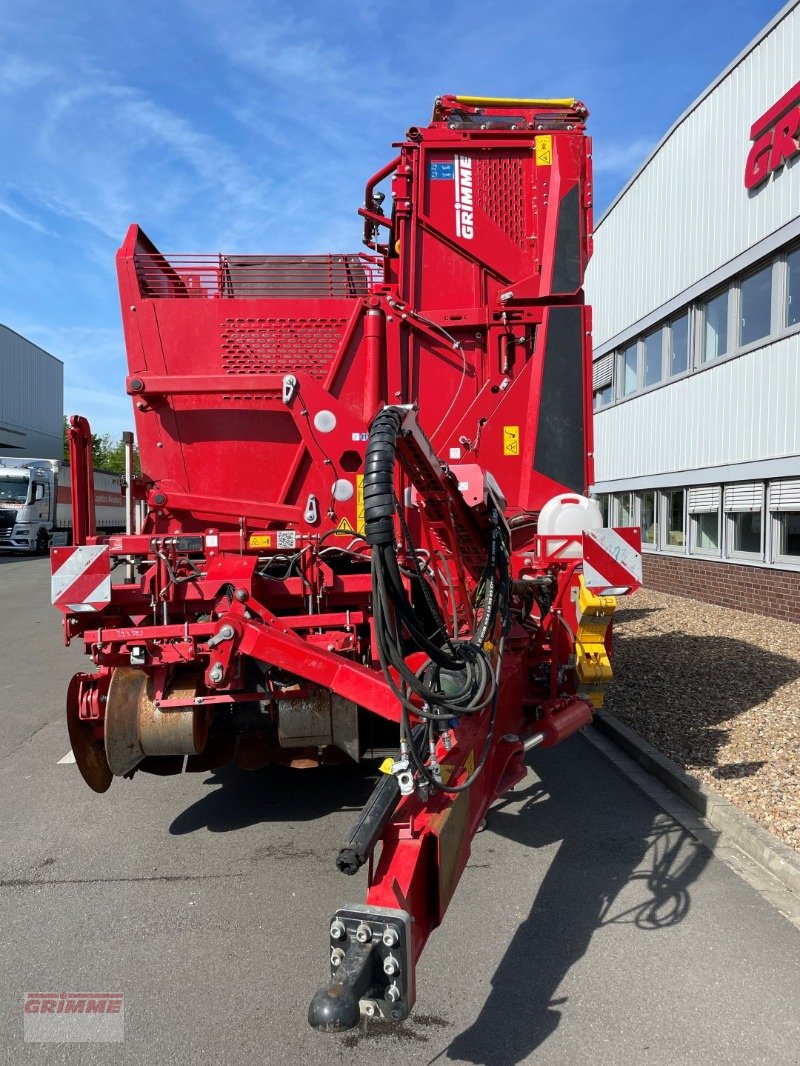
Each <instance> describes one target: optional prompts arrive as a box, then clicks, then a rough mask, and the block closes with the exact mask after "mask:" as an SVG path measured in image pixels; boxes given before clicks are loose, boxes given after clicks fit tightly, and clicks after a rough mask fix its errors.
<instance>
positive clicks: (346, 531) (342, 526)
mask: <svg viewBox="0 0 800 1066" xmlns="http://www.w3.org/2000/svg"><path fill="white" fill-rule="evenodd" d="M354 533H355V530H354V529H353V527H352V525H351V524H350V522H348V520H347V519H346V518H343V519H342V520H341V522H340V523H339V525H338V526H337V527H336V532H335V533H334V536H335V537H352V535H353V534H354Z"/></svg>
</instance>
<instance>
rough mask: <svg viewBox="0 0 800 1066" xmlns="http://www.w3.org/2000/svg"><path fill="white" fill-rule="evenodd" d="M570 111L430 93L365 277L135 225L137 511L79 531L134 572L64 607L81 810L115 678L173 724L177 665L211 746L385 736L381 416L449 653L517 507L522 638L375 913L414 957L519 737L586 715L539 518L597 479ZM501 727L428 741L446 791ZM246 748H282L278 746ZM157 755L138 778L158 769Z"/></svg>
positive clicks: (464, 727) (126, 264)
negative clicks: (258, 713) (375, 576)
mask: <svg viewBox="0 0 800 1066" xmlns="http://www.w3.org/2000/svg"><path fill="white" fill-rule="evenodd" d="M585 118H586V109H585V108H584V107H583V105H582V104H580V103H576V102H571V103H570V102H550V103H547V102H539V103H535V102H531V101H516V102H515V101H507V102H504V103H503V102H500V103H498V102H488V101H487V102H483V103H480V102H475V101H466V100H464V99H461V98H457V97H442V98H440V99H439V100H438V101H437V104H436V108H435V111H434V118H433V120H432V121H431V123H430V125H429V126H427V127H424V128H412V129H411V130H410V131H409V133H408V136H407V139H406V140H405V141H404V142H403V143H402V144H401V145H400V152H399V155H398V156H397V157H396V158H395V159H393V160H392V161H391V162H390V163H388V164H387V165H386V166H385V167H383V168H382V169H381V170H379V171H378V172H377V173H376V174H375V175H374V176H373V177H372V178H370V180H369V181H368V182H367V185H366V192H365V204H364V207H363V208H362V209H361V210H360V214H361V215H362V216H363V217H364V219H365V243H367V244H368V246H369V247H370V248H371V249H373V250H374V251H376V252H378V253H380V254H379V255H378V256H361V257H359V256H354V255H347V256H335V257H330V256H329V257H268V256H261V257H256V256H249V257H244V256H213V257H211V256H206V257H187V256H173V255H164V254H162V253H160V252H159V251H158V249H157V248H156V247H155V246H154V245H153V244H152V242H150V241H149V239H148V238H147V237H146V236H145V235H144V234H143V233H142V232H141V230H140V229H139V228H138V227H136V226H132V227H131V228H130V230H129V231H128V234H127V236H126V238H125V241H124V243H123V245H122V247H121V249H120V251H119V253H118V256H117V267H118V273H119V284H120V294H121V304H122V314H123V324H124V330H125V341H126V346H127V352H128V363H129V376H128V379H127V390H128V393H129V395H130V396H131V399H132V402H133V406H134V414H135V420H136V430H137V437H138V442H139V449H140V456H141V461H142V467H143V471H144V482H145V484H146V485H147V491H148V495H147V501H148V507H149V510H148V514H147V517H146V520H145V524H144V528H143V529H142V531H141V533H139V534H137V535H127V536H114V537H110V538H106V539H105V540H103V539H102V538H94V539H95V540H96V542H97V543H105V544H107V546H108V551H109V555H110V556H111V557H114V558H126V559H131V560H134V562H135V567H134V573H135V576H133V577H132V578H131V579H129V580H127V581H126V582H125V583H123V584H118V585H116V586H114V589H113V594H112V602H111V604H110V605H109V606H108V608H106V609H105V610H104V611H103V612H102V614H101V618H100V621H98V617H97V615H94V616H92V617H88V616H87V615H84V614H80V613H79V614H75V613H72V612H70V611H69V610H65V619H64V624H65V635H66V639H67V640H68V641H69V640H70V639H72V638H74V637H75V636H82V637H83V640H84V643H85V646H86V651H87V653H88V654H89V655H90V656H91V657H92V659H93V661H94V663H95V664H96V667H97V672H96V673H95V674H93V675H88V674H81V675H78V676H77V677H76V679H75V681H74V682H73V685H72V686H71V688H70V694H69V697H68V714H69V719H70V728H71V735H72V733H73V732H74V734H75V736H77V737H78V738H79V746H80V749H81V751H82V753H83V755H82V757H81V758H80V759H79V764H80V765H81V769H82V772H84V776H86V777H87V780H88V781H89V783H90V784H92V787H95V788H97V789H98V790H103V789H104V788H106V787H108V783H109V782H110V774H108V773H106V767H105V766H104V758H105V757H104V755H103V751H102V744H103V735H104V729H105V722H104V719H105V716H106V715H108V714H112V713H114V712H113V710H111V709H109V704H108V703H107V698H110V699H111V702H112V703H113V699H114V698H115V697H114V689H113V687H110V684H111V680H112V678H113V676H114V672H115V671H116V670H118V669H120V668H122V667H125V668H128V669H130V668H131V667H133V668H135V669H139V670H142V671H144V672H145V673H146V674H147V675H148V676H149V677H150V678H152V679H153V686H154V688H153V691H154V693H155V695H154V696H153V699H154V700H155V701H156V702H155V704H154V706H155V707H156V708H159V707H163V708H167V709H175V708H178V707H182V706H183V707H185V705H186V696H180V697H178V698H174V699H171V698H170V697H169V696H165V695H164V693H165V692H166V689H167V684H168V682H169V679H170V678H171V677H173V676H177V673H179V672H180V671H184V672H185V671H186V670H187V669H190V670H191V671H193V677H194V683H195V686H196V691H197V695H196V696H195V697H194V706H195V709H194V710H192V711H191V713H192V714H203V715H205V716H206V717H205V718H204V728H206V727H207V726H208V724H209V723H212V724H213V723H214V722H215V721H223V719H221V718H219V719H218V718H217V717H216V716H217V715H220V714H222V713H223V712H224V713H227V712H228V711H229V710H230V709H231V708H232V707H236V706H242V707H246V706H250V705H252V704H253V703H255V702H259V703H260V704H261V705H262V710H265V711H266V712H267V717H269V713H272V712H271V711H270V708H273V710H274V708H275V707H276V706H277V705H278V702H277V701H279V700H282V701H284V705H285V701H287V700H290V699H295V698H301V697H302V698H305V696H307V694H308V693H309V692H311V693H313V692H314V691H323V690H324V691H328V692H329V693H331V694H332V697H335V698H336V699H340V700H343V701H346V702H347V703H348V705H357V706H358V707H359V708H361V712H366V713H371V714H373V715H376V716H378V717H379V718H381V719H383V720H385V721H387V722H390V723H396V722H398V721H399V720H400V708H399V703H398V700H397V699H396V697H395V695H394V691H393V685H395V684H396V683H397V678H396V677H395V678H394V680H393V679H392V677H391V676H388V677H387V676H385V675H384V673H383V672H382V671H381V668H380V664H379V662H378V656H377V651H376V640H375V637H376V634H375V623H374V615H373V611H374V599H373V597H374V589H373V584H372V578H371V576H370V565H369V559H370V551H369V548H368V546H367V545H366V544H365V543H364V541H363V533H364V514H365V500H364V488H363V485H364V476H363V472H364V457H365V449H366V447H367V438H368V433H369V426H370V423H371V421H372V419H373V418H374V416H375V415H376V413H377V412H378V411H379V410H380V409H381V408H382V407H383V406H384V405H405V407H404V410H405V411H407V412H408V417H407V419H406V422H405V423H404V429H403V432H402V434H401V436H400V438H399V439H398V444H397V462H398V466H397V470H396V477H395V491H396V494H397V498H398V500H400V501H401V504H402V514H403V517H404V521H405V522H406V524H407V527H408V532H409V534H410V536H411V537H413V540H414V542H415V543H416V545H417V546H418V548H417V552H416V556H415V557H412V556H411V555H410V554H409V550H408V548H407V546H405V545H404V543H403V542H404V539H405V538H404V536H402V535H401V531H400V529H399V527H398V530H397V535H398V547H397V559H398V564H399V565H400V566H401V567H404V568H405V570H406V573H409V572H410V571H409V568H411V570H414V569H416V568H417V566H418V565H420V561H422V565H423V566H424V569H425V572H426V575H427V576H426V580H427V581H428V582H429V584H430V589H431V592H432V594H433V596H434V597H435V599H436V601H437V602H438V607H439V610H440V611H441V613H442V615H443V617H444V618H445V619H448V620H451V621H448V625H449V626H450V629H451V632H450V636H451V637H452V638H453V639H460V638H463V637H466V636H468V635H469V631H470V628H471V626H472V625H473V621H472V619H473V616H474V614H475V611H476V607H475V603H476V596H477V594H478V589H479V587H480V583H481V581H482V575H483V571H484V567H485V564H486V556H487V545H488V543H489V536H490V518H489V512H490V511H491V509H492V508H497V507H499V508H501V509H503V510H504V515H503V519H502V520H503V523H504V527H505V530H506V533H505V538H506V541H507V544H508V552H509V566H510V579H511V593H510V596H511V602H510V612H511V628H510V631H509V632H508V634H507V636H506V638H503V640H501V639H500V634H499V630H498V631H496V632H493V633H492V634H490V637H489V639H488V642H487V644H486V649H487V651H486V654H487V655H488V656H489V658H490V659H491V661H492V663H493V664H495V665H498V666H500V670H501V672H500V690H499V697H498V699H497V706H496V721H495V723H494V731H493V733H492V738H493V739H492V742H491V744H490V745H489V748H488V755H487V758H486V760H485V764H484V765H483V770H482V772H481V773H480V775H479V777H478V778H477V780H476V781H475V783H474V784H473V785H472V787H471V788H470V789H469V790H468V791H467V792H464V793H459V794H453V793H449V792H446V791H434V792H433V793H431V794H430V795H427V796H426V793H425V790H422V789H419V790H417V791H416V792H414V793H412V794H409V795H407V796H404V797H403V799H402V801H401V802H400V804H399V806H398V808H397V811H396V814H395V816H394V817H393V819H392V820H391V822H390V823H389V825H388V827H387V829H386V831H385V833H384V836H383V848H382V852H381V856H380V860H379V861H378V863H377V866H376V867H375V869H374V870H372V871H371V876H370V887H369V893H368V897H367V902H368V903H369V904H371V905H374V906H376V907H379V908H381V907H383V908H399V909H400V910H402V911H406V912H408V913H409V914H411V915H412V917H413V919H414V923H413V954H414V958H415V959H416V958H417V957H418V956H419V954H420V952H421V951H422V948H423V946H424V944H425V942H426V940H427V938H428V936H429V934H430V932H431V931H432V929H433V928H435V926H436V925H437V924H438V923H439V922H440V921H441V920H442V917H443V915H444V913H445V910H446V908H447V905H448V903H449V901H450V898H451V896H452V893H453V891H454V890H455V886H456V885H457V883H458V879H459V877H460V874H461V872H462V870H463V868H464V865H465V863H466V861H467V858H468V855H469V848H470V842H471V840H472V837H473V835H474V833H475V831H476V829H477V827H478V825H479V823H480V822H481V820H482V819H483V817H484V816H485V814H486V811H487V809H488V807H489V805H490V804H491V803H492V802H493V800H494V799H495V798H496V797H498V796H500V795H502V794H503V792H505V791H506V790H507V789H508V788H510V787H511V786H512V785H513V784H514V783H515V782H516V781H517V780H519V778H520V777H521V775H522V773H523V754H524V748H523V744H524V738H525V737H530V736H533V737H534V739H537V740H538V741H539V742H541V743H543V744H544V745H545V746H548V745H550V744H553V743H556V742H558V741H559V740H561V739H563V738H564V737H565V736H568V735H569V734H570V733H572V732H574V731H575V730H576V729H578V728H580V727H581V726H582V725H584V724H586V723H587V722H588V721H589V720H590V718H591V714H592V707H591V704H590V703H589V702H588V701H587V700H586V699H585V698H582V697H581V696H579V695H578V685H577V681H576V678H575V674H574V650H575V634H576V632H577V630H578V624H579V618H578V616H577V608H576V590H577V589H578V586H579V583H580V580H581V561H580V559H579V558H577V559H576V558H574V553H573V554H570V553H564V552H563V551H560V550H559V545H558V544H557V543H551V542H548V541H547V538H544V537H538V536H537V525H536V523H537V517H538V513H539V511H540V510H541V508H542V506H543V504H544V503H545V502H546V501H547V500H548V499H550V498H551V497H552V496H554V495H556V494H559V493H562V492H564V491H565V490H569V491H572V492H582V491H584V489H585V487H586V485H588V484H590V483H591V481H592V477H593V474H592V452H593V446H592V407H591V338H590V332H591V317H590V312H589V309H588V308H586V307H585V306H584V303H583V291H582V279H583V270H584V267H585V265H586V262H587V261H588V258H589V255H590V253H591V237H590V234H591V172H590V158H591V153H590V142H589V140H588V138H587V137H586V134H585V127H584V123H585ZM387 182H390V183H391V198H392V205H393V206H392V210H391V213H390V214H386V215H384V214H382V207H381V203H380V198H379V197H377V195H376V194H377V190H378V186H379V185H381V184H382V183H387ZM383 231H386V234H385V236H386V241H385V243H378V240H377V237H378V234H379V233H383ZM70 445H71V454H72V458H73V469H74V471H75V477H74V479H73V486H74V489H73V493H74V498H73V513H74V514H75V530H76V543H79V544H80V543H84V542H86V541H87V540H89V539H91V538H92V537H93V534H94V530H93V528H92V527H91V514H92V512H93V506H92V501H91V492H92V479H91V463H90V462H89V465H88V470H89V473H88V474H86V470H87V466H86V456H87V448H88V456H89V457H90V456H91V435H90V434H89V429H88V424H86V423H85V420H83V419H77V420H75V419H74V420H73V428H72V430H71V432H70ZM489 474H491V477H490V476H489ZM498 486H499V487H498ZM79 516H80V517H79ZM551 540H552V538H551ZM573 547H574V545H573ZM404 580H406V583H407V588H408V589H410V588H411V583H410V581H409V580H408V578H405V579H404ZM503 646H505V655H504V658H503V659H502V663H501V664H500V660H499V658H498V656H499V648H501V647H503ZM408 661H409V663H411V662H412V661H414V662H416V660H414V659H413V656H412V657H411V658H410V659H409V660H408ZM256 664H261V666H259V670H257V671H255V672H254V669H253V667H254V666H255V665H256ZM414 668H416V667H414ZM265 670H266V672H264V671H265ZM259 671H260V672H259ZM126 676H127V675H126ZM109 693H111V696H110V697H109ZM198 708H201V710H198ZM188 713H189V711H187V714H188ZM332 713H336V712H335V710H334V711H333V712H332ZM487 729H489V717H488V709H487V711H485V712H483V713H481V714H476V715H474V716H470V717H465V718H464V719H463V720H459V721H458V722H457V723H456V724H454V725H453V727H452V728H448V729H447V730H445V731H444V732H443V733H442V734H441V735H440V736H439V738H438V741H437V748H436V752H437V757H438V761H439V763H440V764H441V765H442V766H443V767H444V768H446V774H447V780H448V782H449V784H450V785H456V784H458V783H459V782H463V781H464V780H466V779H467V778H469V777H470V776H471V775H472V773H473V770H474V767H475V765H476V763H477V762H479V761H480V758H479V757H480V753H481V751H482V749H483V745H484V738H485V737H486V735H487ZM81 730H83V732H81ZM81 738H82V740H81ZM262 739H263V738H262ZM245 740H246V738H243V739H242V742H241V743H242V750H243V749H244V747H245V746H246V744H245ZM214 750H218V751H219V753H220V758H222V753H223V752H224V754H225V757H228V756H229V755H230V748H229V747H226V745H225V744H220V745H219V747H218V749H214ZM259 750H260V751H261V752H262V754H263V753H264V752H266V753H267V755H266V756H265V757H268V758H272V757H275V756H276V753H277V752H278V748H277V747H276V745H275V743H274V740H273V739H269V740H268V742H267V741H264V743H263V744H262V745H261V748H260V749H259ZM251 755H252V753H251ZM159 757H160V756H157V755H154V756H151V757H148V758H146V759H145V760H143V762H142V763H141V765H140V767H139V768H140V769H142V770H148V769H149V770H152V771H153V772H164V771H165V770H169V769H170V768H174V760H173V762H169V761H166V762H162V764H158V758H159ZM163 758H166V759H167V760H169V759H170V758H171V756H166V757H163ZM194 758H195V756H190V762H191V760H192V759H194ZM211 758H212V757H211V755H208V757H207V758H206V759H205V762H203V756H202V755H200V756H198V760H199V761H197V762H196V763H195V765H198V766H200V765H202V766H203V767H206V766H207V765H208V764H209V762H210V761H211ZM253 758H255V756H252V757H251V756H250V755H248V756H244V757H243V761H244V762H245V763H246V764H247V765H252V764H253ZM179 762H180V760H179ZM98 766H99V767H100V770H98ZM159 766H160V767H161V769H159ZM177 768H178V769H179V768H180V765H178V766H177ZM133 772H135V770H134V771H131V773H133ZM446 783H447V782H446Z"/></svg>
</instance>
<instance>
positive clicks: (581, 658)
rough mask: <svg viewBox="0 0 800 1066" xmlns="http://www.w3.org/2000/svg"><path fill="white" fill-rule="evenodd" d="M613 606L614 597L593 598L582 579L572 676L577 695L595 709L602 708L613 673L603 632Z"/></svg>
mask: <svg viewBox="0 0 800 1066" xmlns="http://www.w3.org/2000/svg"><path fill="white" fill-rule="evenodd" d="M616 607H617V599H616V596H596V595H595V594H594V593H593V592H590V591H589V589H587V588H586V585H585V584H584V582H583V577H581V579H580V585H579V587H578V603H577V615H578V631H577V633H576V634H575V675H576V677H577V680H578V695H579V696H583V697H584V699H588V700H589V701H590V703H591V704H592V706H593V707H594V708H595V709H599V708H600V707H602V706H603V699H604V698H605V693H606V689H607V688H608V685H609V683H610V682H611V678H612V677H613V671H612V669H611V660H610V659H609V658H608V652H607V651H606V645H605V640H606V631H607V630H608V627H609V625H610V623H611V619H612V618H613V617H614V611H615V610H616Z"/></svg>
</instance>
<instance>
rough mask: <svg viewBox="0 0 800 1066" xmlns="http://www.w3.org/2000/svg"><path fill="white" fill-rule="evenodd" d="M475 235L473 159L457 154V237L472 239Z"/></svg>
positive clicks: (466, 239)
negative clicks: (473, 217)
mask: <svg viewBox="0 0 800 1066" xmlns="http://www.w3.org/2000/svg"><path fill="white" fill-rule="evenodd" d="M473 236H474V230H473V219H472V159H471V158H470V157H469V156H468V155H457V156H456V237H462V238H463V239H464V240H465V241H471V240H472V238H473Z"/></svg>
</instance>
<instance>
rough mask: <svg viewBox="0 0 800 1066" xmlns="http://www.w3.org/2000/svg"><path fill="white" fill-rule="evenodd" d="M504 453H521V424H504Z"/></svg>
mask: <svg viewBox="0 0 800 1066" xmlns="http://www.w3.org/2000/svg"><path fill="white" fill-rule="evenodd" d="M503 455H519V426H503Z"/></svg>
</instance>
